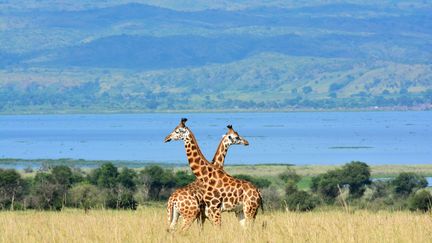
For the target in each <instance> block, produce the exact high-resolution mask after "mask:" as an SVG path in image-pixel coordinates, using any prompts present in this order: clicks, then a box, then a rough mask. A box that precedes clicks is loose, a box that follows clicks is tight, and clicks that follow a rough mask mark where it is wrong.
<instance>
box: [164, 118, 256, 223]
mask: <svg viewBox="0 0 432 243" xmlns="http://www.w3.org/2000/svg"><path fill="white" fill-rule="evenodd" d="M227 128H228V132H227V133H226V134H225V135H223V136H222V139H221V141H220V143H219V145H218V147H217V149H216V152H215V155H214V157H213V160H212V162H213V165H214V166H215V167H218V168H221V169H222V168H223V165H224V161H225V156H226V154H227V152H228V149H229V147H230V146H231V145H233V144H234V145H237V144H243V145H245V146H247V145H249V142H248V141H247V140H246V139H244V138H243V137H241V136H240V135H239V134H238V133H237V132H236V131H235V130H234V129H233V128H232V125H228V126H227ZM199 183H200V181H199V180H198V179H196V180H195V181H194V182H192V183H190V184H189V185H187V186H185V187H181V188H179V189H177V190H175V191H174V192H173V193H172V194H171V196H170V197H169V199H168V204H167V212H168V224H169V229H168V231H173V230H174V228H175V225H176V224H177V220H178V217H179V216H181V217H182V218H183V225H182V227H181V231H185V230H187V229H188V228H189V227H190V225H191V224H192V223H193V221H195V219H198V220H199V223H200V224H201V225H202V224H203V223H204V221H205V212H204V207H203V205H204V203H203V200H202V198H203V192H202V190H201V189H200V184H199Z"/></svg>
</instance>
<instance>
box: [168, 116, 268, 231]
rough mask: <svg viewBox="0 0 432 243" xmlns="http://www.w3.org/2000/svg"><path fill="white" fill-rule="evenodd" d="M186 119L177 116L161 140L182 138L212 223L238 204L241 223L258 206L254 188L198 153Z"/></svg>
mask: <svg viewBox="0 0 432 243" xmlns="http://www.w3.org/2000/svg"><path fill="white" fill-rule="evenodd" d="M186 121H187V119H186V118H183V119H181V122H180V124H179V125H178V126H177V127H175V128H174V130H173V132H171V133H170V134H169V135H168V136H167V137H166V138H165V142H169V141H171V140H183V142H184V146H185V149H186V156H187V158H188V162H189V166H190V168H191V170H192V172H193V173H194V175H195V176H196V177H197V179H198V180H199V181H200V183H199V185H200V189H201V191H202V192H203V193H204V196H203V198H202V200H203V201H204V204H205V206H206V214H207V216H208V217H209V219H210V220H211V221H212V222H213V224H214V225H217V226H220V225H221V212H222V211H234V210H236V209H237V208H239V207H240V208H241V209H242V210H241V212H240V213H239V214H238V217H239V218H240V223H241V224H242V225H245V223H248V222H250V221H253V220H254V219H255V217H256V214H257V211H258V208H259V206H261V207H262V198H261V196H260V193H259V190H258V188H256V187H255V186H254V185H253V184H252V183H250V182H248V181H245V180H240V179H236V178H234V177H232V176H230V175H228V174H227V173H226V172H225V171H223V170H222V169H221V168H219V167H216V166H214V165H212V164H210V162H209V161H208V160H207V159H206V158H205V157H204V155H203V154H202V152H201V150H200V148H199V146H198V143H197V140H196V139H195V136H194V135H193V133H192V131H191V130H190V129H189V128H188V127H187V126H186Z"/></svg>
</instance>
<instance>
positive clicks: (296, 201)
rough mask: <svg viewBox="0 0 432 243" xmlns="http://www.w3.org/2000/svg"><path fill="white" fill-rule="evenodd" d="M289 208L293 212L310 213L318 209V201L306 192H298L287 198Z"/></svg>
mask: <svg viewBox="0 0 432 243" xmlns="http://www.w3.org/2000/svg"><path fill="white" fill-rule="evenodd" d="M286 203H287V207H288V209H289V210H293V211H302V212H304V211H310V210H312V209H314V208H315V207H316V205H317V204H318V200H317V199H316V198H315V197H314V196H312V195H310V194H309V193H307V192H305V191H297V192H294V193H292V194H290V195H288V196H287V198H286Z"/></svg>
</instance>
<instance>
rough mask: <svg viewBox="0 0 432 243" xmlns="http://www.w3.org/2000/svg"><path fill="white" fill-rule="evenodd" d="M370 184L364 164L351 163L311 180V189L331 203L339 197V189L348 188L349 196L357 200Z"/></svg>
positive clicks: (367, 169)
mask: <svg viewBox="0 0 432 243" xmlns="http://www.w3.org/2000/svg"><path fill="white" fill-rule="evenodd" d="M369 184H371V180H370V168H369V166H368V165H367V164H366V163H363V162H359V161H353V162H351V163H348V164H345V165H344V166H343V167H342V168H341V169H336V170H331V171H328V172H327V173H324V174H321V175H319V176H317V177H314V178H312V185H311V189H312V191H314V192H317V193H318V194H319V195H320V196H321V197H322V198H323V199H324V200H325V201H328V202H329V201H333V200H334V199H335V198H336V197H337V196H338V195H339V189H338V185H339V186H340V187H343V186H348V187H349V190H350V196H352V197H355V198H358V197H361V196H362V195H363V192H364V190H365V186H366V185H369Z"/></svg>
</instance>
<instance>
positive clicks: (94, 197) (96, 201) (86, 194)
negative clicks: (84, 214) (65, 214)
mask: <svg viewBox="0 0 432 243" xmlns="http://www.w3.org/2000/svg"><path fill="white" fill-rule="evenodd" d="M68 196H69V206H72V207H75V208H82V209H84V210H86V211H87V210H88V209H91V208H98V207H102V206H103V198H102V196H101V193H100V189H98V188H97V187H96V186H94V185H91V184H88V183H80V184H76V185H74V186H73V187H72V188H71V189H70V190H69V193H68Z"/></svg>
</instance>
